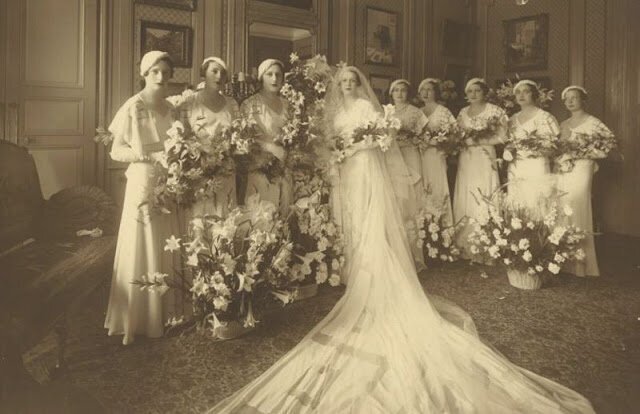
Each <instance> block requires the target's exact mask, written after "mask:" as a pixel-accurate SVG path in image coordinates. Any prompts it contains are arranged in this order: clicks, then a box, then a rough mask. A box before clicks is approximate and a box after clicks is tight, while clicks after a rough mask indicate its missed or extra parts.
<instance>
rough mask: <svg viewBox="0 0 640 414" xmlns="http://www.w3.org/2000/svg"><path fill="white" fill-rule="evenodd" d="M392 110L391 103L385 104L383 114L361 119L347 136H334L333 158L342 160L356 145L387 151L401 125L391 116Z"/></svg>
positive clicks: (354, 149) (351, 152)
mask: <svg viewBox="0 0 640 414" xmlns="http://www.w3.org/2000/svg"><path fill="white" fill-rule="evenodd" d="M393 111H394V109H393V105H385V106H384V115H383V116H378V117H376V118H375V119H367V120H364V121H362V122H361V123H360V124H359V125H358V126H357V127H356V128H354V130H353V131H352V132H351V133H350V134H349V135H347V136H337V137H334V142H333V147H334V160H335V161H336V162H342V161H343V160H344V159H345V158H347V157H349V156H350V155H352V154H353V153H354V152H355V151H356V150H357V146H364V147H365V148H376V147H378V148H380V149H381V150H382V151H383V152H385V151H387V150H388V149H389V147H391V144H392V143H393V140H394V136H395V135H396V134H397V133H398V131H399V130H400V127H401V126H402V124H401V122H400V120H399V119H398V118H396V117H395V116H393Z"/></svg>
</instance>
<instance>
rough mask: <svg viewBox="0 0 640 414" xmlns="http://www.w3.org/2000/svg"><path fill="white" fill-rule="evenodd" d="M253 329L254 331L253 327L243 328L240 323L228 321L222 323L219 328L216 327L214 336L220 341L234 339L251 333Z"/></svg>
mask: <svg viewBox="0 0 640 414" xmlns="http://www.w3.org/2000/svg"><path fill="white" fill-rule="evenodd" d="M254 329H256V327H255V326H247V327H245V326H244V324H243V322H241V321H228V322H223V323H221V324H220V326H217V327H216V329H215V334H214V336H215V337H216V338H217V339H221V340H229V339H235V338H237V337H239V336H242V335H244V334H246V333H248V332H251V331H253V330H254Z"/></svg>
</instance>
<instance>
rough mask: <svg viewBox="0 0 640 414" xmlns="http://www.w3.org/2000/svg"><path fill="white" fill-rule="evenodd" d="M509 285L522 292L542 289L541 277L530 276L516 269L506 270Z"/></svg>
mask: <svg viewBox="0 0 640 414" xmlns="http://www.w3.org/2000/svg"><path fill="white" fill-rule="evenodd" d="M507 276H508V277H509V283H510V284H511V286H513V287H517V288H518V289H524V290H537V289H540V288H541V287H542V277H541V276H540V275H537V274H535V275H530V274H529V273H527V272H526V271H524V272H523V271H520V270H517V269H507Z"/></svg>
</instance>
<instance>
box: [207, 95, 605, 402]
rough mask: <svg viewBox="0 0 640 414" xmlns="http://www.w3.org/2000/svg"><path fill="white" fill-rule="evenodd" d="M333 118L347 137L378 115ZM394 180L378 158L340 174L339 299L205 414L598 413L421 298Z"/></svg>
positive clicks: (358, 111) (360, 158) (464, 318)
mask: <svg viewBox="0 0 640 414" xmlns="http://www.w3.org/2000/svg"><path fill="white" fill-rule="evenodd" d="M337 113H338V115H337V116H336V117H335V122H334V126H335V129H336V130H337V131H338V132H341V133H347V132H348V131H349V130H353V128H355V127H356V125H357V124H358V123H359V122H360V121H361V120H362V119H363V118H365V117H369V116H372V114H375V113H376V111H375V110H374V106H373V105H372V104H371V103H370V102H369V101H367V100H363V99H359V100H358V101H357V102H356V104H353V105H351V106H350V107H349V108H346V109H345V110H343V111H338V112H337ZM388 168H389V167H388V160H386V157H385V155H384V154H383V153H382V152H381V151H380V150H379V149H362V150H360V151H358V152H357V153H355V154H354V155H353V156H351V157H350V158H348V159H347V160H345V161H344V162H343V164H342V165H341V170H340V177H341V188H340V192H341V195H342V197H343V198H342V206H343V209H342V210H343V211H342V213H343V226H344V231H345V232H346V233H347V235H348V237H347V239H348V240H349V243H350V247H351V248H350V250H349V251H350V254H349V258H348V260H349V262H350V263H349V266H348V272H349V273H350V276H349V279H348V280H349V281H348V284H347V288H346V291H345V294H344V296H343V297H342V298H341V299H340V300H339V301H338V303H337V304H336V306H335V307H334V308H333V310H331V312H330V313H329V314H328V315H327V316H326V317H325V318H324V319H323V320H322V321H321V322H320V323H319V324H318V325H317V326H316V327H314V328H313V329H312V330H311V332H309V334H308V335H307V336H306V337H305V338H304V339H303V340H302V341H301V342H300V343H299V344H298V345H297V346H296V347H295V348H293V349H292V350H291V351H290V352H288V353H287V354H286V355H285V356H284V357H282V359H280V360H279V361H278V362H277V363H276V364H275V365H273V366H272V367H271V368H269V369H268V370H267V371H266V372H265V373H264V374H262V375H261V376H259V377H258V378H257V379H255V380H254V381H252V382H251V383H249V384H248V385H246V386H245V387H244V388H242V389H240V390H239V391H237V392H236V393H235V394H233V395H232V396H230V397H228V398H227V399H226V400H224V401H222V402H220V403H219V404H218V405H217V406H215V407H214V408H212V409H211V410H210V412H213V413H252V414H262V413H265V414H266V413H278V414H279V413H323V414H324V413H366V414H372V413H492V414H496V413H509V414H511V413H523V412H526V413H541V414H542V413H544V414H550V413H591V412H593V409H592V407H591V405H590V403H589V401H587V400H586V399H585V398H584V397H582V396H581V395H580V394H578V393H576V392H574V391H572V390H570V389H568V388H566V387H564V386H562V385H560V384H557V383H555V382H553V381H550V380H548V379H545V378H543V377H541V376H538V375H536V374H534V373H532V372H529V371H527V370H525V369H522V368H520V367H518V366H516V365H514V364H512V363H510V362H509V361H508V360H507V359H506V358H505V357H504V356H502V355H500V354H499V353H497V352H496V351H494V350H492V349H491V348H490V347H488V346H486V345H485V344H483V343H482V342H481V340H480V339H479V338H478V337H477V334H476V331H475V327H474V325H473V322H472V321H471V319H470V318H469V316H468V315H467V314H466V313H465V312H464V311H462V310H461V309H460V308H458V307H456V306H455V305H452V304H449V303H447V302H445V301H444V300H440V299H436V298H433V297H427V296H426V294H425V293H424V291H423V289H422V286H421V285H420V283H419V281H418V277H417V274H416V270H415V267H414V262H413V259H412V257H411V249H410V246H409V241H408V240H407V237H406V234H405V231H404V227H403V218H402V214H401V206H400V204H399V203H398V201H397V197H396V194H395V191H394V189H395V188H397V187H394V185H396V186H397V183H394V181H395V180H394V179H393V175H392V174H390V171H389V170H388ZM345 196H347V197H348V198H345ZM345 218H346V219H345Z"/></svg>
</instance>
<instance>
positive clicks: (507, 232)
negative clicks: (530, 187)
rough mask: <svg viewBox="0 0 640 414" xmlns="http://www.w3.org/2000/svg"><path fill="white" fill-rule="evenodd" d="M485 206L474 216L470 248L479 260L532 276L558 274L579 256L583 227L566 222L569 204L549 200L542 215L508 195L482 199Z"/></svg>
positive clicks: (580, 255)
mask: <svg viewBox="0 0 640 414" xmlns="http://www.w3.org/2000/svg"><path fill="white" fill-rule="evenodd" d="M483 201H484V203H485V205H486V207H487V208H486V210H485V214H484V215H482V216H481V217H480V218H477V219H474V220H473V222H474V223H475V228H474V230H473V232H472V233H471V234H470V235H469V241H470V242H471V247H470V251H471V253H472V254H474V255H475V257H476V258H478V259H480V260H479V261H481V262H489V263H496V264H501V265H504V266H506V267H507V269H515V270H518V271H520V272H523V273H526V274H528V275H531V276H545V275H557V274H558V273H559V272H560V270H561V269H562V266H563V265H564V263H566V262H568V261H572V260H582V259H584V257H585V253H584V251H583V250H582V249H581V248H580V247H579V245H580V242H581V241H582V239H583V238H584V237H585V233H584V231H582V230H581V229H579V228H578V227H576V226H573V225H570V224H568V221H569V220H568V217H569V216H571V215H572V214H573V211H572V210H571V208H570V207H569V206H564V207H560V206H559V204H558V203H557V202H552V203H551V204H550V206H549V208H548V209H547V211H548V212H547V214H546V215H545V216H544V217H537V216H535V215H533V214H532V213H531V212H530V211H529V210H527V209H526V208H523V207H520V206H517V205H516V204H514V203H512V202H511V201H510V200H508V199H507V198H503V197H500V196H497V197H494V199H487V198H484V199H483Z"/></svg>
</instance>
